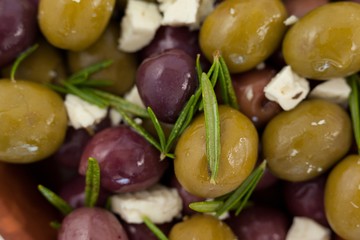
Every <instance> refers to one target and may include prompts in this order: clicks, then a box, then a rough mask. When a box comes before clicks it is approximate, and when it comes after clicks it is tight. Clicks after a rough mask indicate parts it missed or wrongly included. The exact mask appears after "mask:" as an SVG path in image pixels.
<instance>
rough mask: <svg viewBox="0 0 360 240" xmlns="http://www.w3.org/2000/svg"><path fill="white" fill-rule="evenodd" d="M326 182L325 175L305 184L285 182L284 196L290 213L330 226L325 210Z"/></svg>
mask: <svg viewBox="0 0 360 240" xmlns="http://www.w3.org/2000/svg"><path fill="white" fill-rule="evenodd" d="M325 182H326V176H324V175H321V176H320V177H317V178H314V179H312V180H309V181H305V182H285V183H284V196H285V203H286V206H287V208H288V210H289V212H290V213H292V214H293V215H295V216H304V217H308V218H311V219H313V220H315V221H317V222H318V223H321V224H323V225H324V226H328V225H329V224H328V222H327V219H326V215H325V208H324V189H325Z"/></svg>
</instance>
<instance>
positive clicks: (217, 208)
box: [189, 161, 266, 216]
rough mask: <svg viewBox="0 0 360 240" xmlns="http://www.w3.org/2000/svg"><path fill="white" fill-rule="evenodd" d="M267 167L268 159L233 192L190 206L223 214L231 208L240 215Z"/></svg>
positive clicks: (217, 214) (198, 209)
mask: <svg viewBox="0 0 360 240" xmlns="http://www.w3.org/2000/svg"><path fill="white" fill-rule="evenodd" d="M265 168H266V161H263V162H262V163H261V164H260V165H259V166H258V167H257V168H256V169H255V170H254V171H253V172H252V173H251V174H250V175H249V176H248V177H247V178H246V179H245V180H244V182H243V183H242V184H241V185H240V186H239V187H238V188H237V189H236V190H234V191H233V192H232V193H230V194H227V195H225V196H222V197H219V198H215V199H214V200H212V201H202V202H193V203H191V204H190V205H189V207H190V208H191V209H193V210H195V211H197V212H214V213H215V214H216V216H221V215H222V214H224V213H225V212H227V211H229V210H235V214H236V215H238V214H239V213H240V211H241V210H242V209H243V208H244V206H245V205H246V204H247V201H248V199H249V197H250V195H251V193H252V192H253V191H254V189H255V187H256V185H257V183H258V182H259V181H260V179H261V177H262V176H263V174H264V171H265Z"/></svg>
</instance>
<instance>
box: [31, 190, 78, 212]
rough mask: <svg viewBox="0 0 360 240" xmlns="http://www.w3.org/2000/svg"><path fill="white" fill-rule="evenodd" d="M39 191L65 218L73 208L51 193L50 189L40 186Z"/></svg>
mask: <svg viewBox="0 0 360 240" xmlns="http://www.w3.org/2000/svg"><path fill="white" fill-rule="evenodd" d="M38 189H39V191H40V193H41V194H42V195H43V196H44V197H45V198H46V199H47V200H48V201H49V202H50V203H51V204H52V205H53V206H54V207H56V208H57V209H58V210H59V211H60V212H61V213H62V214H63V215H64V216H66V215H67V214H69V213H70V212H71V211H72V210H73V208H72V207H71V206H70V205H69V204H68V203H67V202H66V201H65V200H64V199H62V198H61V197H60V196H58V195H57V194H56V193H54V192H53V191H51V190H50V189H48V188H46V187H44V186H43V185H39V186H38Z"/></svg>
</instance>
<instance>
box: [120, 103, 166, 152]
mask: <svg viewBox="0 0 360 240" xmlns="http://www.w3.org/2000/svg"><path fill="white" fill-rule="evenodd" d="M115 110H116V111H118V112H119V113H120V115H121V117H122V118H123V120H124V121H125V122H126V123H127V124H129V126H130V127H132V128H133V129H134V130H135V131H136V132H137V133H138V134H140V135H141V136H142V137H144V138H145V139H146V140H147V141H148V142H149V143H150V144H151V145H153V146H154V147H155V148H156V149H158V150H159V151H160V152H162V149H161V145H160V144H159V143H158V142H157V141H156V140H155V138H154V137H153V136H151V135H150V134H149V133H148V132H147V131H146V130H145V129H144V128H143V127H142V126H140V125H138V124H137V123H136V122H135V121H134V120H133V119H132V118H131V117H130V116H129V115H127V114H126V113H125V112H124V111H123V110H122V109H121V108H119V107H116V106H115Z"/></svg>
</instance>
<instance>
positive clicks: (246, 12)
mask: <svg viewBox="0 0 360 240" xmlns="http://www.w3.org/2000/svg"><path fill="white" fill-rule="evenodd" d="M285 19H286V10H285V7H284V5H283V4H282V3H281V1H279V0H256V1H253V0H227V1H223V2H222V3H220V4H219V5H218V6H217V7H216V8H215V10H214V11H213V12H212V13H210V15H208V17H207V18H206V19H205V21H204V24H203V26H202V27H201V29H200V38H199V41H200V47H201V50H202V51H203V53H204V54H205V56H206V58H207V59H209V60H211V61H212V58H213V56H212V55H213V53H214V51H215V50H220V51H221V53H222V56H223V57H224V59H225V62H226V63H227V65H228V67H229V70H230V71H231V72H232V73H239V72H244V71H246V70H249V69H251V68H253V67H255V66H256V65H258V64H259V63H261V62H262V61H264V60H265V59H266V58H267V57H269V56H270V55H271V54H272V53H273V52H274V51H275V50H276V48H277V47H278V46H279V44H280V43H281V40H282V36H283V33H284V32H285V25H284V23H283V21H284V20H285Z"/></svg>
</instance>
